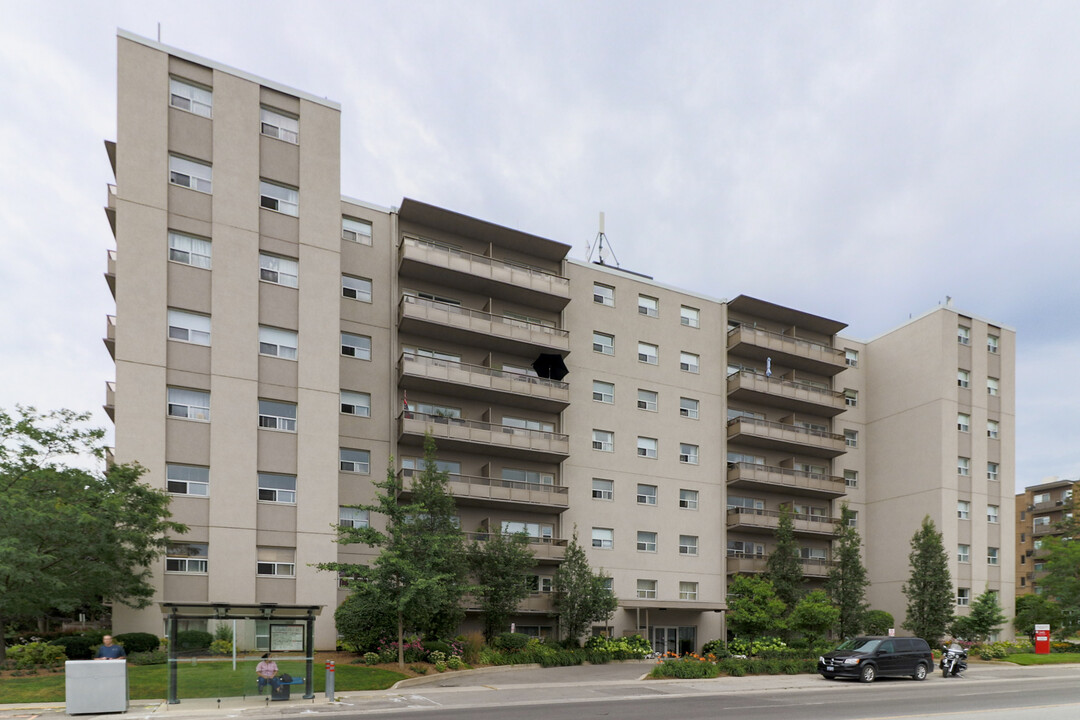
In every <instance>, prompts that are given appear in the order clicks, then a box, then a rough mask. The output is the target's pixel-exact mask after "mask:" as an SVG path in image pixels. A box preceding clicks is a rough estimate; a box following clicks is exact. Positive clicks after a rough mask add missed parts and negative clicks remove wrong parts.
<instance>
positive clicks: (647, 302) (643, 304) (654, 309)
mask: <svg viewBox="0 0 1080 720" xmlns="http://www.w3.org/2000/svg"><path fill="white" fill-rule="evenodd" d="M637 298H638V300H637V303H638V304H637V310H638V315H644V316H645V317H650V318H658V317H660V298H656V297H653V296H651V295H642V294H641V293H638V296H637Z"/></svg>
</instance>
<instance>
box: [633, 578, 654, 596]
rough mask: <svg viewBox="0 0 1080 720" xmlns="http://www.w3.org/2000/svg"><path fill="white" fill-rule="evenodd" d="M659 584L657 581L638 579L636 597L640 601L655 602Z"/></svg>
mask: <svg viewBox="0 0 1080 720" xmlns="http://www.w3.org/2000/svg"><path fill="white" fill-rule="evenodd" d="M656 587H657V583H656V581H655V580H650V579H647V578H638V580H637V585H636V594H635V597H636V598H637V599H638V600H655V599H656V593H657V590H656Z"/></svg>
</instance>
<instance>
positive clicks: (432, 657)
mask: <svg viewBox="0 0 1080 720" xmlns="http://www.w3.org/2000/svg"><path fill="white" fill-rule="evenodd" d="M427 659H428V662H429V663H433V664H435V665H438V664H439V663H441V662H446V653H444V652H441V651H439V650H432V651H431V652H430V653H428V658H427Z"/></svg>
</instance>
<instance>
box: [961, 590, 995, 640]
mask: <svg viewBox="0 0 1080 720" xmlns="http://www.w3.org/2000/svg"><path fill="white" fill-rule="evenodd" d="M1005 620H1006V618H1005V613H1003V612H1001V605H1000V604H998V597H997V593H996V592H994V591H993V590H986V591H985V592H984V593H983V594H982V595H979V597H977V598H975V601H974V602H973V603H971V611H970V612H969V613H968V614H967V615H966V616H964V617H958V618H957V619H956V620H955V621H953V624H952V627H951V628H950V632H952V634H953V637H959V638H964V639H965V640H971V641H972V642H984V641H985V640H986V638H988V637H989V636H990V634H991V633H993V632H996V631H997V630H998V629H999V628H1000V627H1001V626H1002V624H1003V623H1004V622H1005Z"/></svg>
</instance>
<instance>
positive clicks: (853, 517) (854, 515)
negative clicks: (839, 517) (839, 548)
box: [847, 510, 859, 527]
mask: <svg viewBox="0 0 1080 720" xmlns="http://www.w3.org/2000/svg"><path fill="white" fill-rule="evenodd" d="M849 512H850V513H851V514H850V515H849V516H848V521H847V524H848V527H859V511H858V510H850V511H849Z"/></svg>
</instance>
